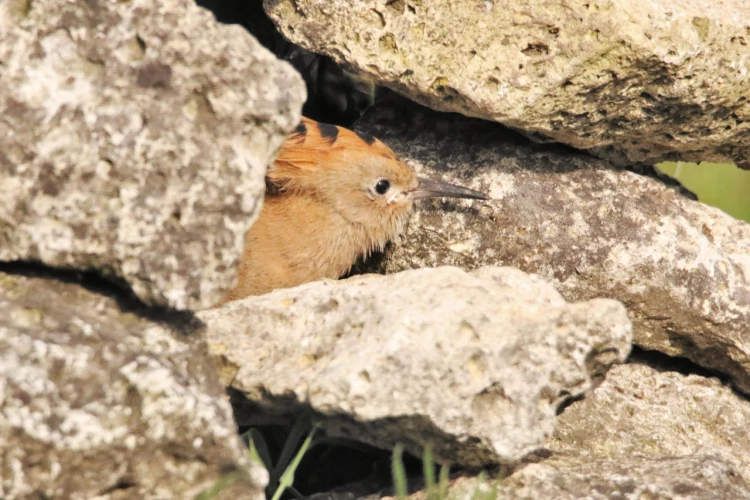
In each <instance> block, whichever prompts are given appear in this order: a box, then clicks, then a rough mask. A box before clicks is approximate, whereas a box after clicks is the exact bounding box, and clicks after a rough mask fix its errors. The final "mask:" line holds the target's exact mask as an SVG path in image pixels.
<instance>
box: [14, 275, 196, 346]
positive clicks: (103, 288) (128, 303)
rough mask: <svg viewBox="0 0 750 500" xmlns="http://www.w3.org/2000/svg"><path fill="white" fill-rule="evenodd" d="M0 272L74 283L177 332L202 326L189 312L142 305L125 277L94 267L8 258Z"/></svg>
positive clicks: (190, 331) (184, 333)
mask: <svg viewBox="0 0 750 500" xmlns="http://www.w3.org/2000/svg"><path fill="white" fill-rule="evenodd" d="M0 273H6V274H10V275H17V276H25V277H28V278H42V279H46V280H54V281H59V282H61V283H69V284H74V285H78V286H80V287H82V288H84V289H86V290H88V291H89V292H92V293H95V294H97V295H102V296H104V297H108V298H110V299H112V300H113V301H114V302H115V303H116V304H117V307H118V308H119V309H120V311H122V312H124V313H131V314H134V315H135V316H138V317H140V318H143V319H147V320H149V321H153V322H155V323H159V324H160V325H162V326H164V327H166V328H168V329H170V330H172V331H173V332H174V333H178V334H181V335H194V334H196V333H198V332H200V331H201V330H202V329H203V328H204V326H205V325H204V324H203V322H202V321H201V320H199V319H198V318H197V317H196V316H195V314H194V313H193V312H192V311H178V310H175V309H171V308H168V307H163V306H148V305H146V304H144V303H143V302H142V301H141V300H140V299H139V298H138V297H137V296H136V295H135V293H133V290H132V289H131V288H130V285H128V284H127V282H125V280H123V279H121V278H118V277H116V276H103V275H102V274H101V273H99V272H97V271H94V270H88V271H80V270H75V269H63V268H55V267H50V266H47V265H45V264H43V263H41V262H38V261H12V262H0Z"/></svg>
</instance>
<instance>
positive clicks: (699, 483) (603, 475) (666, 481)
mask: <svg viewBox="0 0 750 500" xmlns="http://www.w3.org/2000/svg"><path fill="white" fill-rule="evenodd" d="M449 495H450V498H455V499H467V500H468V499H472V498H488V499H489V498H491V499H497V500H505V499H508V500H536V499H542V498H544V499H553V498H554V499H555V500H579V499H580V500H584V499H585V500H610V499H618V500H642V499H645V498H648V499H650V500H678V499H679V500H714V499H717V498H732V499H736V500H741V499H747V498H750V486H748V483H747V482H746V481H745V480H744V479H743V478H742V477H741V476H740V475H739V474H737V471H736V470H735V469H734V468H733V467H732V466H731V465H730V464H728V463H727V462H725V461H723V460H721V459H718V458H716V457H711V456H694V457H680V458H662V459H653V458H642V457H623V458H620V459H617V460H606V459H598V460H597V459H588V458H573V457H558V458H554V459H550V460H545V461H544V462H542V463H537V464H530V465H527V466H526V467H524V468H523V469H521V470H519V471H517V472H516V473H515V474H513V475H512V476H510V477H509V478H506V479H503V480H501V481H497V480H486V481H480V480H478V479H477V478H470V477H464V478H460V479H458V480H455V481H453V482H452V483H451V485H450V488H449ZM426 497H427V495H426V494H425V492H424V491H422V492H419V493H416V494H414V495H411V496H410V499H412V500H422V499H424V498H426Z"/></svg>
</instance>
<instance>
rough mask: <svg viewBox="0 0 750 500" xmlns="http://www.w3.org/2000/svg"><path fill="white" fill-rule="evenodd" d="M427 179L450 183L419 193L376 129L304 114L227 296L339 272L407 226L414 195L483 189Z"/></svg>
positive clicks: (269, 183)
mask: <svg viewBox="0 0 750 500" xmlns="http://www.w3.org/2000/svg"><path fill="white" fill-rule="evenodd" d="M423 181H424V184H425V185H427V184H429V185H430V186H431V188H433V189H434V186H439V187H442V188H444V190H443V191H434V190H433V191H429V192H427V191H422V192H421V193H418V192H417V190H418V188H419V185H420V180H419V179H418V178H417V176H416V174H415V172H414V171H413V170H412V169H411V168H410V167H408V166H407V165H405V164H404V163H402V162H400V161H399V160H398V159H397V158H396V155H395V154H394V152H393V151H392V150H391V149H390V148H389V147H388V146H386V145H385V144H383V143H382V142H381V141H379V140H377V139H375V138H374V137H372V136H369V135H367V134H361V133H357V132H354V131H351V130H348V129H345V128H343V127H338V126H335V125H327V124H322V123H318V122H315V121H314V120H310V119H308V118H303V119H302V121H301V123H300V124H299V126H298V127H297V128H296V130H295V131H294V132H293V133H292V134H291V135H290V136H289V137H288V138H287V140H286V142H285V143H284V144H283V145H282V147H281V149H280V150H279V152H278V155H277V157H276V160H275V161H274V163H273V165H272V166H271V167H269V169H268V172H267V175H266V196H265V200H264V205H263V209H262V210H261V213H260V216H259V217H258V220H256V222H255V223H254V224H253V226H252V228H251V229H250V231H249V232H248V233H247V236H246V239H245V250H244V253H243V256H242V260H241V263H240V268H239V273H238V280H237V285H236V286H235V287H234V288H233V289H232V290H231V291H230V292H229V293H228V294H227V296H226V297H225V298H224V300H223V301H222V303H223V302H227V301H230V300H236V299H239V298H242V297H245V296H248V295H260V294H263V293H266V292H269V291H271V290H274V289H276V288H287V287H292V286H296V285H299V284H302V283H305V282H308V281H315V280H318V279H322V278H333V279H336V278H339V277H340V276H342V275H343V274H345V273H346V272H347V271H349V269H350V268H351V266H352V265H354V263H355V262H356V260H357V259H358V258H359V257H361V256H363V255H368V254H369V253H370V252H372V251H374V250H381V249H382V248H383V247H384V246H385V244H386V243H387V242H388V241H389V240H390V239H392V238H393V237H394V236H395V235H396V234H398V233H399V232H400V231H401V230H402V229H403V226H404V224H405V222H406V220H407V218H408V215H409V212H410V210H411V208H412V205H413V201H414V200H415V199H419V198H424V197H427V196H455V197H463V198H467V197H469V198H483V197H484V196H483V195H482V194H481V193H477V192H475V191H471V190H467V189H465V188H460V187H457V186H451V185H449V184H443V183H439V182H435V181H428V180H426V179H425V180H423ZM425 193H427V194H425Z"/></svg>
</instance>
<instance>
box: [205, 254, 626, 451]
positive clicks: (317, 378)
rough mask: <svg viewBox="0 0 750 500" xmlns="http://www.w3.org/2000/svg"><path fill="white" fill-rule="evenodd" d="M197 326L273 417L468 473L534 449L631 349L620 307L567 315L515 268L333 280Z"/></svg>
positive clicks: (573, 307)
mask: <svg viewBox="0 0 750 500" xmlns="http://www.w3.org/2000/svg"><path fill="white" fill-rule="evenodd" d="M199 318H200V319H202V320H203V321H204V322H205V323H206V325H207V330H206V335H207V337H206V338H207V341H208V344H209V350H210V352H211V353H212V355H213V356H214V357H215V359H216V362H217V364H218V366H219V371H220V376H221V377H222V380H224V382H225V383H226V384H227V385H229V386H231V387H233V388H234V389H237V390H238V391H241V392H243V393H244V394H245V395H246V396H247V398H248V399H250V400H251V401H252V402H254V403H256V404H257V405H260V406H261V407H264V408H265V409H266V411H268V412H271V413H274V412H275V413H283V412H291V411H293V410H295V409H298V408H299V406H301V405H305V406H309V407H311V408H312V409H313V410H315V411H316V412H318V413H319V414H322V415H324V416H325V419H324V420H323V422H324V425H325V428H326V430H327V431H328V432H329V433H330V434H332V435H337V436H342V437H347V438H350V439H355V440H360V441H362V442H365V443H368V444H371V445H373V446H377V447H380V448H385V449H391V448H392V447H393V445H394V444H395V443H396V442H399V441H401V442H404V443H405V445H406V446H407V449H408V450H410V451H411V452H412V453H415V454H417V455H420V454H421V450H422V447H423V446H425V445H427V444H428V443H431V444H433V446H434V450H435V456H436V459H438V460H449V461H451V462H454V463H460V464H465V465H484V464H492V463H511V462H516V461H518V460H520V459H522V458H523V457H524V456H526V455H527V454H529V453H531V452H533V451H535V450H537V449H539V448H540V445H541V444H542V442H543V440H544V439H545V436H547V435H549V433H550V432H551V430H552V427H553V425H554V420H555V411H556V409H557V408H558V406H559V405H560V403H561V402H563V401H565V400H566V399H568V398H570V397H576V396H579V395H581V394H584V393H585V392H586V391H587V390H589V389H590V388H591V387H592V379H595V378H597V377H601V375H602V373H603V372H604V371H606V369H607V368H608V367H609V366H610V365H611V364H612V363H615V362H621V361H622V360H623V359H624V358H625V357H626V356H627V355H628V353H629V351H630V340H631V325H630V321H629V320H628V318H627V314H626V312H625V310H624V308H623V307H622V305H621V304H619V303H618V302H616V301H614V300H608V299H599V300H591V301H588V302H583V303H579V304H567V303H566V302H565V301H564V300H563V299H562V298H561V297H560V295H559V294H558V293H557V292H555V290H554V289H553V288H552V287H551V286H550V285H548V284H547V283H545V282H543V281H542V280H540V279H539V278H537V277H534V276H529V275H527V274H525V273H522V272H521V271H518V270H517V269H511V268H483V269H478V270H476V271H474V272H472V273H466V272H464V271H461V270H459V269H456V268H447V267H446V268H438V269H420V270H415V271H409V272H404V273H399V274H396V275H393V276H386V277H382V276H364V277H354V278H350V279H348V280H343V281H332V280H324V281H320V282H314V283H308V284H305V285H302V286H299V287H297V288H292V289H283V290H276V291H274V292H272V293H270V294H267V295H263V296H257V297H248V298H246V299H242V300H239V301H236V302H231V303H228V304H226V305H224V306H223V307H221V308H219V309H214V310H207V311H202V312H201V313H199ZM239 418H240V423H241V422H242V418H241V417H239Z"/></svg>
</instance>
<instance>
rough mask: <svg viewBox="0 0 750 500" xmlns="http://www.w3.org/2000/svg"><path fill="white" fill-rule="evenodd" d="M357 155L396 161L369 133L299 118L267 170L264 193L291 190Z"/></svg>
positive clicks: (334, 168) (387, 148)
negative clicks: (382, 157) (265, 190)
mask: <svg viewBox="0 0 750 500" xmlns="http://www.w3.org/2000/svg"><path fill="white" fill-rule="evenodd" d="M358 155H362V156H367V155H381V156H384V157H386V158H389V159H393V160H396V155H395V153H394V152H393V151H392V150H391V148H389V147H388V146H386V145H385V144H383V143H382V142H381V141H379V140H378V139H376V138H374V137H373V136H371V135H369V134H364V133H360V132H354V131H351V130H348V129H345V128H343V127H338V126H336V125H329V124H326V123H318V122H316V121H314V120H311V119H309V118H305V117H302V121H301V122H300V124H299V125H298V126H297V128H296V129H295V130H294V132H293V133H292V134H290V135H289V137H288V138H287V140H286V142H285V143H284V144H283V145H282V146H281V149H280V150H279V153H278V155H277V157H276V161H275V162H274V163H273V165H272V166H271V167H270V168H269V169H268V173H267V175H266V181H267V182H266V185H267V190H268V191H269V192H274V191H278V190H281V191H289V190H294V189H295V188H299V187H301V184H303V182H302V181H303V180H304V179H305V178H307V177H309V176H318V175H320V174H324V173H326V172H330V171H332V170H336V169H341V168H346V167H347V166H349V165H347V164H346V163H347V162H344V161H342V159H343V158H346V159H348V160H349V162H350V161H351V160H352V159H353V158H356V157H357V156H358Z"/></svg>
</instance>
